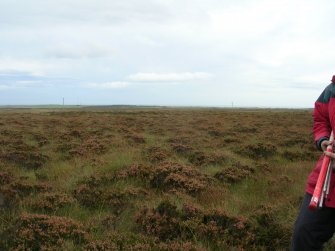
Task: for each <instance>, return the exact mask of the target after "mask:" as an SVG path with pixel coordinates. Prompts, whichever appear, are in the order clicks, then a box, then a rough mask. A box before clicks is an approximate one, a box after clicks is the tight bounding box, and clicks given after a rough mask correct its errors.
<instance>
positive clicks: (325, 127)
mask: <svg viewBox="0 0 335 251" xmlns="http://www.w3.org/2000/svg"><path fill="white" fill-rule="evenodd" d="M331 89H332V86H328V87H327V88H326V89H325V90H324V91H323V92H322V93H321V95H320V97H319V98H318V100H317V101H316V102H315V106H314V111H313V135H314V140H315V143H316V146H317V147H318V149H320V150H321V143H322V141H323V140H327V139H328V138H329V135H330V132H331V130H332V129H331V124H330V120H329V113H328V104H329V100H330V97H331Z"/></svg>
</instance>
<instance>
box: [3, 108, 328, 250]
mask: <svg viewBox="0 0 335 251" xmlns="http://www.w3.org/2000/svg"><path fill="white" fill-rule="evenodd" d="M311 127H312V111H311V110H265V109H264V110H263V109H259V110H256V109H255V110H246V109H234V110H233V109H177V108H176V109H168V108H138V109H132V108H118V109H108V108H106V109H98V108H91V109H73V110H71V109H63V110H62V109H54V110H51V109H39V110H38V109H2V110H0V205H1V206H0V250H287V248H288V246H289V242H290V236H291V232H292V226H293V224H294V221H295V217H296V215H297V213H298V209H299V205H300V202H301V200H302V196H303V195H304V188H305V182H306V179H307V176H308V174H309V172H310V171H311V170H312V168H313V166H314V163H315V161H316V160H317V159H318V157H319V155H320V152H318V150H316V148H315V147H314V143H313V138H312V134H311ZM328 245H332V244H328Z"/></svg>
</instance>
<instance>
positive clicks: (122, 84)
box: [82, 81, 129, 89]
mask: <svg viewBox="0 0 335 251" xmlns="http://www.w3.org/2000/svg"><path fill="white" fill-rule="evenodd" d="M128 86H129V84H128V83H127V82H119V81H116V82H107V83H88V84H83V85H82V87H84V88H90V89H122V88H126V87H128Z"/></svg>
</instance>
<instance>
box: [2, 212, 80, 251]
mask: <svg viewBox="0 0 335 251" xmlns="http://www.w3.org/2000/svg"><path fill="white" fill-rule="evenodd" d="M1 237H2V238H1V244H0V247H1V245H2V247H4V248H5V250H8V249H10V250H53V248H55V247H56V246H57V247H59V248H61V246H62V244H63V243H64V241H66V240H71V241H73V242H74V243H77V244H82V243H86V242H87V233H86V232H85V231H84V228H83V226H82V225H81V224H80V223H78V222H76V221H74V220H72V219H68V218H64V217H57V216H48V215H43V214H28V213H23V214H21V215H20V216H19V217H18V219H17V220H16V222H15V223H14V225H13V226H11V227H9V228H8V229H7V231H5V232H4V233H3V234H2V236H1Z"/></svg>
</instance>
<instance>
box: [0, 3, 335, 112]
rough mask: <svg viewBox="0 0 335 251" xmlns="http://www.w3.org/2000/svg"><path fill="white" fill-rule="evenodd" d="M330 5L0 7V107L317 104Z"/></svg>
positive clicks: (328, 56) (333, 59)
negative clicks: (39, 105)
mask: <svg viewBox="0 0 335 251" xmlns="http://www.w3.org/2000/svg"><path fill="white" fill-rule="evenodd" d="M334 10H335V1H333V0H319V1H315V0H281V1H278V0H276V1H275V0H235V1H228V0H206V1H205V0H201V1H200V0H94V1H93V0H80V1H79V0H57V1H56V0H0V105H38V104H62V102H63V98H64V101H65V104H67V105H120V104H124V105H172V106H218V107H231V106H234V107H292V108H309V107H313V105H314V102H315V100H316V99H317V98H318V96H319V95H320V93H321V92H322V91H323V89H324V88H325V87H326V86H327V85H328V84H329V83H330V79H331V77H332V75H334V74H335V49H334V45H335V34H334V25H335V15H334Z"/></svg>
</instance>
